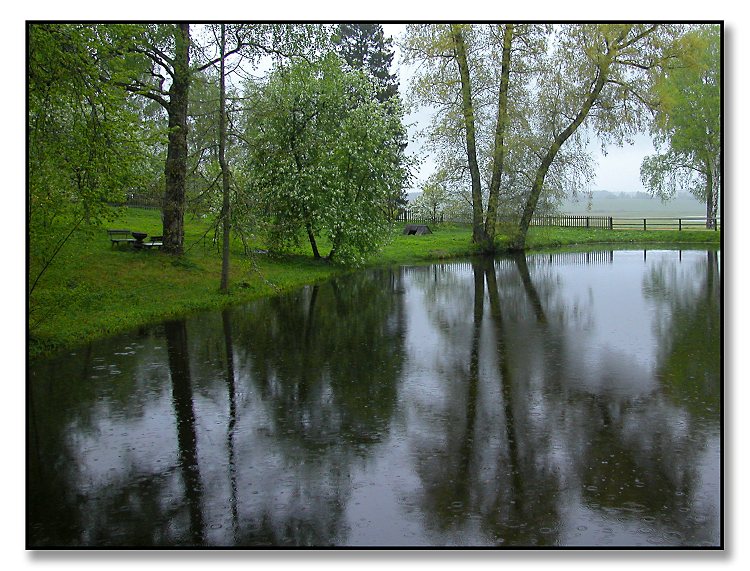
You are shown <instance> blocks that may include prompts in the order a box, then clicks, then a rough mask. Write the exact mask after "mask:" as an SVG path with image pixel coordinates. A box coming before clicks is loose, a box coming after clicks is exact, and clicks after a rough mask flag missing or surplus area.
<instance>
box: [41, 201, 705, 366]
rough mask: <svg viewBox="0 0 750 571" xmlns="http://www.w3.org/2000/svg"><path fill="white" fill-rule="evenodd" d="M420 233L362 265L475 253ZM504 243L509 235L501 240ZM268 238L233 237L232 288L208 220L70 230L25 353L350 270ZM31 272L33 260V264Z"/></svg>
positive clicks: (568, 231) (568, 237)
mask: <svg viewBox="0 0 750 571" xmlns="http://www.w3.org/2000/svg"><path fill="white" fill-rule="evenodd" d="M109 227H112V228H129V229H131V230H139V231H143V232H147V233H148V234H149V235H153V234H161V217H160V213H159V212H158V211H149V210H140V209H128V210H123V211H122V213H121V214H120V218H119V219H118V220H117V221H116V222H112V223H111V224H110V225H109ZM431 228H432V230H433V233H432V234H429V235H425V236H404V235H402V234H401V232H400V228H396V229H395V230H394V233H393V235H392V236H391V239H390V241H389V242H388V244H387V245H386V246H384V247H383V248H382V250H381V251H380V252H379V253H378V254H377V255H376V256H374V257H373V258H372V259H371V260H370V261H369V263H368V265H369V266H382V265H389V264H412V263H420V262H428V261H431V260H440V259H449V258H458V257H467V256H470V255H472V254H475V253H476V250H475V248H474V246H473V245H472V243H471V229H470V228H468V227H465V226H457V225H447V224H446V225H437V226H431ZM719 240H720V233H719V232H707V231H690V232H669V231H664V232H643V231H614V232H612V231H607V230H586V229H574V228H532V229H531V231H530V232H529V236H528V240H527V246H528V247H529V248H530V249H539V248H550V247H558V246H563V245H571V244H577V245H595V244H610V243H619V244H623V243H625V244H650V243H656V242H659V243H683V244H687V243H694V244H707V243H714V244H718V243H719ZM498 243H499V246H500V247H501V248H502V247H503V246H504V245H507V240H504V239H503V238H501V239H499V240H498ZM264 247H265V246H264V244H262V243H261V242H259V241H253V240H252V238H251V237H250V239H249V242H248V244H247V251H246V249H245V245H244V244H243V243H242V242H241V241H240V240H239V239H235V240H234V241H233V242H232V249H231V254H232V271H231V276H230V293H229V294H221V293H219V291H218V288H219V275H220V271H221V256H220V254H219V248H218V245H217V244H216V243H214V231H213V228H212V224H211V221H210V220H208V219H203V218H190V217H188V218H187V219H186V223H185V249H186V252H185V255H184V256H181V257H178V258H175V257H172V256H169V255H166V254H164V253H162V252H159V251H156V250H153V251H148V250H145V251H136V250H133V249H132V248H130V247H128V246H125V245H121V246H112V245H111V244H110V242H109V239H108V237H107V233H106V231H105V229H104V228H97V229H90V231H89V232H82V233H80V234H79V235H75V236H74V237H73V238H72V239H71V241H70V242H69V243H68V244H67V245H66V247H65V249H64V250H63V251H62V252H61V254H60V257H59V258H58V259H57V260H56V261H55V263H54V264H52V265H51V266H50V268H49V270H48V271H47V273H46V274H45V275H44V277H43V278H42V279H41V280H40V282H39V285H38V287H37V289H36V290H35V292H34V296H33V297H32V300H31V303H30V306H29V335H28V354H29V356H30V357H34V356H39V355H44V354H49V353H52V352H54V351H56V350H60V349H63V348H72V347H75V346H78V345H81V344H85V343H87V342H88V341H90V340H92V339H95V338H99V337H103V336H107V335H110V334H114V333H117V332H120V331H124V330H128V329H133V328H136V327H139V326H143V325H147V324H150V323H155V322H159V321H163V320H165V319H168V318H169V317H174V316H178V315H185V314H188V313H190V312H192V311H198V310H205V309H219V308H222V307H226V306H227V305H232V304H238V303H243V302H247V301H251V300H253V299H257V298H259V297H264V296H269V295H276V294H279V293H282V292H285V291H290V290H293V289H295V288H298V287H301V286H303V285H306V284H312V283H317V282H320V281H324V280H327V279H329V278H331V277H333V276H335V275H337V274H340V273H342V272H345V271H350V270H347V269H345V268H341V267H339V266H336V265H333V264H330V263H328V262H325V261H320V260H314V259H313V257H312V255H311V254H310V252H309V249H305V248H300V249H299V251H296V252H293V253H287V254H284V255H274V254H273V253H271V254H264V253H253V252H254V251H255V250H260V249H263V248H264ZM29 273H30V275H32V276H34V275H35V268H34V267H33V264H32V267H30V272H29Z"/></svg>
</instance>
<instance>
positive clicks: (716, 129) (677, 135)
mask: <svg viewBox="0 0 750 571" xmlns="http://www.w3.org/2000/svg"><path fill="white" fill-rule="evenodd" d="M720 43H721V37H720V30H719V27H718V26H715V25H714V26H706V27H702V28H699V29H697V30H694V31H691V32H690V33H688V34H686V35H684V36H682V37H681V38H679V39H678V40H677V41H676V42H675V52H676V53H677V55H678V57H679V62H680V63H679V65H678V66H676V67H674V68H673V69H670V70H668V72H667V73H665V74H664V75H663V76H662V77H660V78H659V79H658V81H657V82H656V85H655V88H654V91H655V97H656V98H657V99H658V101H659V106H658V112H657V115H656V120H655V121H654V124H653V128H652V133H653V136H654V141H655V143H656V144H657V145H658V147H659V149H660V151H661V152H659V153H657V154H654V155H651V156H649V157H646V158H645V159H644V161H643V163H642V165H641V179H642V181H643V184H644V186H646V188H647V189H648V190H649V191H650V192H651V193H652V194H653V195H655V196H659V197H660V198H662V200H668V199H671V198H673V197H674V196H675V195H676V193H677V191H678V190H679V189H684V190H687V191H689V192H690V193H691V194H693V195H694V196H695V197H696V198H697V199H699V200H702V201H704V202H706V203H707V205H708V210H707V214H706V215H707V216H713V215H715V212H716V205H717V203H718V195H719V190H720V187H721V166H720V163H721V45H720Z"/></svg>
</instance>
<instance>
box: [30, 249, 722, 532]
mask: <svg viewBox="0 0 750 571" xmlns="http://www.w3.org/2000/svg"><path fill="white" fill-rule="evenodd" d="M719 258H720V254H718V253H717V252H708V253H706V252H683V253H682V254H681V255H678V252H653V251H650V252H649V253H648V256H647V259H646V260H645V261H644V260H643V256H642V255H641V252H640V251H638V252H634V253H633V252H606V254H605V255H601V256H599V255H597V256H594V255H592V256H591V258H589V256H588V255H586V256H585V257H584V256H582V255H581V256H579V258H575V259H573V258H570V259H566V258H565V257H564V256H563V255H555V256H554V257H553V256H548V255H531V256H515V257H507V258H498V259H496V260H494V261H493V260H482V259H478V260H474V261H472V262H463V263H451V264H436V265H433V266H425V267H414V268H399V269H394V270H388V269H382V270H375V271H367V272H361V273H357V274H353V275H350V276H344V277H341V278H339V279H337V280H334V281H332V282H329V283H325V284H319V285H314V286H309V287H306V288H304V289H302V290H300V291H298V292H296V293H294V294H291V295H287V296H280V297H277V298H273V299H269V300H261V301H258V302H256V303H253V304H250V305H248V306H245V307H238V308H232V309H228V310H225V311H223V312H221V313H207V314H200V315H197V316H194V317H190V318H188V319H184V320H178V321H172V322H169V323H165V324H164V325H162V326H159V327H156V328H149V329H144V330H141V331H139V332H135V333H134V334H133V335H131V336H122V337H118V338H113V339H110V340H105V341H103V342H101V343H98V344H92V345H90V346H88V347H87V348H84V349H83V350H81V351H80V352H75V353H76V354H75V355H66V356H60V357H58V358H55V359H51V360H48V361H44V362H38V363H34V364H33V365H32V367H31V368H30V375H29V377H30V382H29V399H28V407H29V408H28V411H29V414H28V417H29V440H28V445H29V455H28V458H29V490H30V498H29V499H30V501H29V541H30V544H31V545H32V546H70V545H74V546H75V545H78V546H85V545H98V546H106V545H115V546H116V545H135V546H151V545H159V546H169V545H205V546H207V545H221V546H257V545H261V546H293V545H294V546H296V545H314V546H324V545H368V544H369V545H400V544H406V545H505V546H535V545H540V546H546V545H570V546H575V545H593V546H618V545H651V544H655V545H660V546H669V545H702V544H704V543H707V544H711V545H716V544H717V543H718V542H719V541H720V521H721V513H720V496H719V485H720V443H721V441H720V422H721V397H720V395H721V367H720V336H719V333H720V326H721V323H720V320H721V306H720V283H721V274H720V265H719ZM576 260H577V261H576Z"/></svg>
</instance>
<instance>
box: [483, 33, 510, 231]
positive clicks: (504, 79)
mask: <svg viewBox="0 0 750 571" xmlns="http://www.w3.org/2000/svg"><path fill="white" fill-rule="evenodd" d="M512 42H513V24H505V29H504V32H503V57H502V68H501V71H500V95H499V98H498V103H497V124H496V125H495V146H494V153H493V157H492V179H491V180H490V192H489V197H488V199H487V217H486V220H485V221H484V233H485V235H486V237H487V242H488V245H489V244H492V245H494V243H495V235H496V234H497V205H498V202H499V198H500V182H501V180H502V176H503V168H504V167H505V131H506V129H507V127H508V84H509V82H510V47H511V43H512Z"/></svg>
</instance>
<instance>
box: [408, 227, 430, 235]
mask: <svg viewBox="0 0 750 571" xmlns="http://www.w3.org/2000/svg"><path fill="white" fill-rule="evenodd" d="M404 234H405V235H407V236H422V235H424V234H432V230H430V229H429V228H428V227H427V225H426V224H407V225H406V226H405V227H404Z"/></svg>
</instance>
